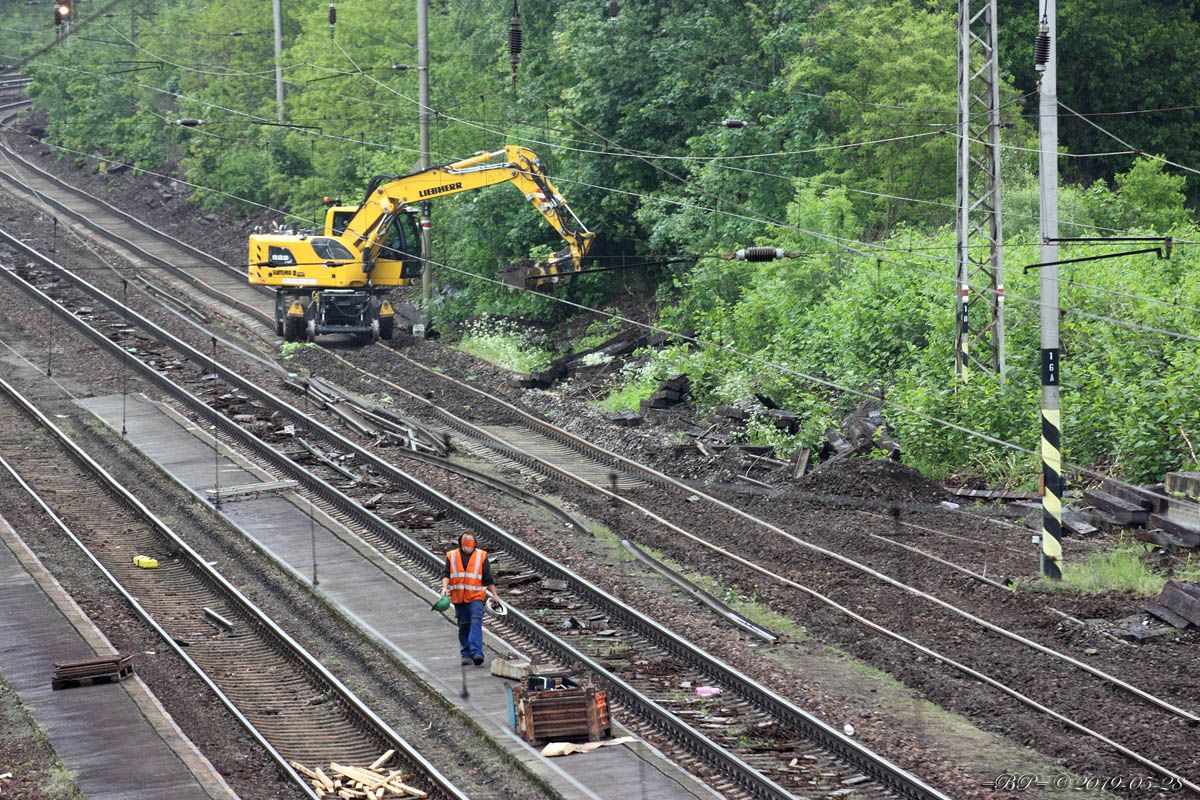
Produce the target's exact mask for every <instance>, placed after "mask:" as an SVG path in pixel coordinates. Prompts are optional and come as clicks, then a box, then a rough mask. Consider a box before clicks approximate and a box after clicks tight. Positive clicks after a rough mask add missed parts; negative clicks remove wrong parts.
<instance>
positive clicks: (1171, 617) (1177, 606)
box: [1145, 580, 1200, 630]
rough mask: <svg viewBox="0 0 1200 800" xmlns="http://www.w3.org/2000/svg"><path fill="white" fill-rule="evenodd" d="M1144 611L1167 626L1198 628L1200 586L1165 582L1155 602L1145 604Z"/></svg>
mask: <svg viewBox="0 0 1200 800" xmlns="http://www.w3.org/2000/svg"><path fill="white" fill-rule="evenodd" d="M1145 608H1146V611H1147V612H1149V613H1150V614H1152V615H1154V616H1155V617H1157V618H1159V619H1161V620H1162V621H1163V622H1166V623H1168V624H1169V625H1171V626H1173V627H1175V628H1179V629H1181V630H1182V629H1183V628H1186V627H1188V626H1189V625H1197V626H1200V584H1196V583H1191V582H1189V581H1177V580H1170V581H1167V583H1166V585H1165V586H1163V588H1162V591H1161V592H1160V593H1159V595H1158V598H1157V600H1148V601H1147V602H1146V606H1145Z"/></svg>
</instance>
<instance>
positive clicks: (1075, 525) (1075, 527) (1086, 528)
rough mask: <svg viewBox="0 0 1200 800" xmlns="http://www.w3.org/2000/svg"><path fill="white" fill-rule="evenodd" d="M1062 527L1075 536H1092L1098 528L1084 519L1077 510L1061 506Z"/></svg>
mask: <svg viewBox="0 0 1200 800" xmlns="http://www.w3.org/2000/svg"><path fill="white" fill-rule="evenodd" d="M1062 524H1063V528H1064V529H1065V530H1066V531H1068V532H1069V533H1073V534H1075V535H1076V536H1094V535H1095V534H1097V533H1099V532H1100V529H1099V528H1097V527H1096V526H1095V525H1093V524H1091V523H1090V522H1088V521H1087V520H1086V519H1084V518H1083V517H1082V516H1081V515H1080V514H1079V512H1078V511H1076V510H1075V509H1073V508H1068V507H1067V506H1063V518H1062Z"/></svg>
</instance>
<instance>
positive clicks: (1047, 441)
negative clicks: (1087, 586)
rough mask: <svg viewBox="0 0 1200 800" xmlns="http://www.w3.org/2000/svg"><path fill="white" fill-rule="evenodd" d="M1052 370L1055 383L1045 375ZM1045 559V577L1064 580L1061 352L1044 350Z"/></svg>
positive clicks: (1043, 486)
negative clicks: (1050, 395) (1050, 400)
mask: <svg viewBox="0 0 1200 800" xmlns="http://www.w3.org/2000/svg"><path fill="white" fill-rule="evenodd" d="M1050 370H1052V376H1053V377H1052V380H1053V383H1052V384H1051V383H1049V382H1048V380H1047V378H1046V373H1047V372H1048V371H1050ZM1042 376H1043V377H1042V395H1043V400H1042V558H1041V574H1042V577H1043V578H1050V579H1051V580H1059V579H1060V578H1062V509H1063V489H1064V488H1065V485H1066V484H1065V481H1063V474H1062V420H1061V417H1060V414H1059V410H1058V408H1057V406H1058V402H1057V401H1058V349H1057V348H1055V349H1053V350H1047V349H1043V350H1042ZM1051 386H1053V388H1054V390H1055V391H1054V402H1053V405H1054V406H1055V408H1049V407H1048V406H1047V403H1046V400H1045V395H1046V389H1048V388H1050V387H1051Z"/></svg>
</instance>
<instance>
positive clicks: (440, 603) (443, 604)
mask: <svg viewBox="0 0 1200 800" xmlns="http://www.w3.org/2000/svg"><path fill="white" fill-rule="evenodd" d="M449 607H450V595H446V594H444V595H442V596H441V597H439V598H438V600H437V602H436V603H434V604H433V605H432V606H430V608H431V609H433V610H434V611H445V610H446V609H447V608H449Z"/></svg>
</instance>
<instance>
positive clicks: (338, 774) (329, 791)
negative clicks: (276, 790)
mask: <svg viewBox="0 0 1200 800" xmlns="http://www.w3.org/2000/svg"><path fill="white" fill-rule="evenodd" d="M394 755H396V751H395V750H388V751H387V752H386V753H384V754H383V755H381V756H380V757H379V758H377V759H375V761H374V763H372V764H371V765H370V766H367V767H356V766H351V765H343V764H338V763H337V762H336V761H331V762H330V763H329V769H328V771H326V770H325V769H322V768H321V767H316V768H314V769H309V768H308V767H306V766H304V765H303V764H301V763H300V762H299V761H291V762H289V763H290V764H291V765H292V769H294V770H296V772H299V773H300V774H301V775H303V776H304V777H306V778H308V781H309V783H311V784H312V787H313V791H315V792H316V793H317V797H340V798H343V800H359V798H361V799H362V800H383V798H385V797H428V796H429V793H428V792H423V791H421V790H420V789H418V788H416V787H415V786H411V785H409V784H408V783H406V781H410V780H412V774H411V773H406V772H405V771H404V770H399V769H393V770H389V769H386V768H385V766H384V765H385V764H387V763H388V762H389V761H391V759H392V756H394Z"/></svg>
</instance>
